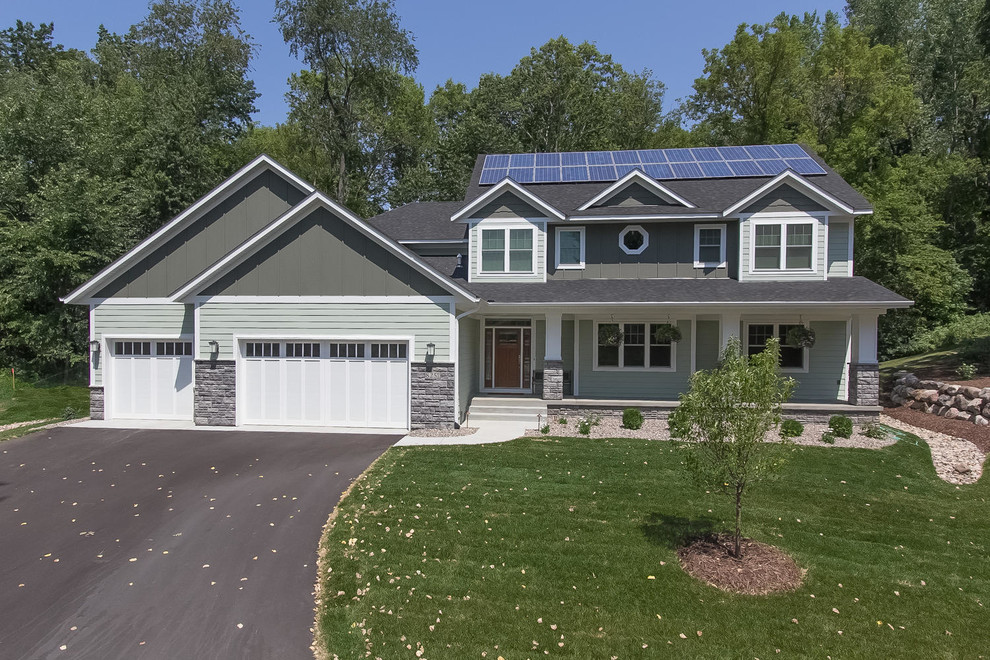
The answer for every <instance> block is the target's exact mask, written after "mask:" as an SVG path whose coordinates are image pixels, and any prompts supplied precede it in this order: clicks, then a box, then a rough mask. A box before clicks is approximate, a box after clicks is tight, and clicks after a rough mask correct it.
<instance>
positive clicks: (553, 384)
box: [543, 311, 564, 401]
mask: <svg viewBox="0 0 990 660" xmlns="http://www.w3.org/2000/svg"><path fill="white" fill-rule="evenodd" d="M561 317H562V314H561V312H555V311H548V312H547V314H546V319H547V322H546V327H547V329H546V342H545V346H546V351H545V353H544V355H543V398H544V400H547V401H557V400H560V399H563V398H564V358H563V356H562V354H561V350H560V335H561V325H562V318H561Z"/></svg>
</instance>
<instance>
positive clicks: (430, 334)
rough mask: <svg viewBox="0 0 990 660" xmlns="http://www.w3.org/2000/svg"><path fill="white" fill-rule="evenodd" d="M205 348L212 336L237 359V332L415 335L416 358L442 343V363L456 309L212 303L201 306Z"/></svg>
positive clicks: (225, 354)
mask: <svg viewBox="0 0 990 660" xmlns="http://www.w3.org/2000/svg"><path fill="white" fill-rule="evenodd" d="M199 324H200V335H199V337H200V338H199V349H200V351H201V354H202V355H209V354H210V346H209V342H210V340H215V341H217V342H218V343H219V344H220V353H219V356H218V357H219V359H221V360H230V359H233V357H234V335H254V336H259V335H264V336H267V337H270V338H272V339H279V338H282V337H285V336H289V335H309V336H319V337H326V338H328V339H332V338H334V337H343V338H347V337H350V338H360V337H409V336H414V337H415V340H416V345H415V350H414V352H413V356H412V359H413V360H416V361H424V360H425V359H426V345H427V344H428V343H431V342H432V343H433V344H435V345H436V356H435V360H436V362H450V361H451V354H450V348H451V342H450V307H449V305H448V304H446V303H432V302H395V303H392V302H389V303H385V302H381V303H378V302H346V303H320V302H314V303H308V302H306V303H303V302H284V303H254V302H251V303H248V302H207V303H203V304H202V305H201V306H200V308H199Z"/></svg>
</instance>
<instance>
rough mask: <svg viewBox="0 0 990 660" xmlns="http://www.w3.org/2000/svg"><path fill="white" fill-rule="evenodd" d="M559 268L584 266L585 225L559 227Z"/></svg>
mask: <svg viewBox="0 0 990 660" xmlns="http://www.w3.org/2000/svg"><path fill="white" fill-rule="evenodd" d="M556 245H557V254H556V257H557V258H556V264H557V268H563V269H567V268H584V227H573V228H572V227H558V228H557V243H556Z"/></svg>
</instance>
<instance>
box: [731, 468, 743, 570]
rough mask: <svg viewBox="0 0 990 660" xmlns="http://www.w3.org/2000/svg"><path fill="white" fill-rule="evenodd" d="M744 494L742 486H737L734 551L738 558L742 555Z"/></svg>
mask: <svg viewBox="0 0 990 660" xmlns="http://www.w3.org/2000/svg"><path fill="white" fill-rule="evenodd" d="M742 494H743V489H742V486H736V534H735V537H734V538H733V546H734V548H735V551H734V552H733V553H732V554H733V556H734V557H736V559H738V558H739V557H741V556H742V554H741V553H740V547H739V545H740V543H739V541H740V537H741V535H742V532H741V525H740V523H741V521H742Z"/></svg>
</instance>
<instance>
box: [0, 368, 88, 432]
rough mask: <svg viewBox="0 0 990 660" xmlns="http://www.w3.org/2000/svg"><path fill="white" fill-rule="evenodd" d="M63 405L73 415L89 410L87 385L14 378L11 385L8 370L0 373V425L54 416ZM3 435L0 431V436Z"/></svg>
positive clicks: (58, 416)
mask: <svg viewBox="0 0 990 660" xmlns="http://www.w3.org/2000/svg"><path fill="white" fill-rule="evenodd" d="M66 408H72V410H73V411H75V413H76V414H75V415H74V417H85V416H86V415H88V414H89V389H88V388H87V387H86V386H84V385H48V384H39V383H30V382H27V381H22V380H20V379H18V380H17V381H16V389H15V388H14V387H12V386H11V378H10V370H7V371H6V372H4V373H0V426H3V425H6V424H12V423H14V422H27V421H33V420H38V419H45V420H49V419H58V420H61V419H63V418H64V416H65V412H66ZM3 437H4V435H3V434H2V432H0V439H2V438H3Z"/></svg>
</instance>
